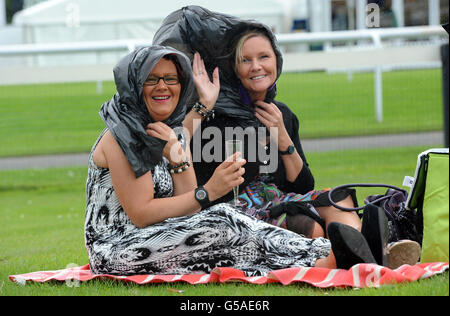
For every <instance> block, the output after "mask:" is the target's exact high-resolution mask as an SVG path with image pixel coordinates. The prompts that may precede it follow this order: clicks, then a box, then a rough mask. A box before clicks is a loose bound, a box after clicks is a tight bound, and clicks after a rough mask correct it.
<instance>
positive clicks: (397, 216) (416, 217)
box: [328, 183, 423, 244]
mask: <svg viewBox="0 0 450 316" xmlns="http://www.w3.org/2000/svg"><path fill="white" fill-rule="evenodd" d="M357 187H370V188H377V187H384V188H388V190H387V191H386V193H385V194H378V195H369V196H367V197H366V198H365V199H364V205H363V206H357V207H354V208H347V207H343V206H340V205H338V204H336V203H335V202H334V201H333V198H332V197H333V195H334V194H335V192H338V191H339V190H342V189H348V188H357ZM407 198H408V192H407V191H406V190H403V189H401V188H399V187H396V186H394V185H389V184H376V183H352V184H344V185H340V186H337V187H335V188H333V189H332V190H330V191H329V192H328V199H329V201H330V203H331V204H332V205H333V206H334V207H336V208H337V209H340V210H342V211H347V212H353V211H360V210H363V209H364V208H365V207H366V205H367V204H373V205H375V206H378V207H381V208H382V209H383V210H384V213H385V214H386V217H387V218H388V224H389V233H390V234H389V235H390V236H389V242H395V241H399V240H402V239H409V240H413V241H417V242H418V243H419V244H421V243H422V236H423V220H422V218H423V217H422V214H421V212H422V210H420V209H419V210H412V209H407V208H406V201H407Z"/></svg>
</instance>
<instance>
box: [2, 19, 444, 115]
mask: <svg viewBox="0 0 450 316" xmlns="http://www.w3.org/2000/svg"><path fill="white" fill-rule="evenodd" d="M277 38H278V42H279V44H280V46H281V47H282V49H283V51H284V63H283V71H285V72H304V71H317V70H325V71H346V72H348V73H349V74H351V73H352V72H355V71H362V70H364V71H373V72H374V74H375V87H374V89H375V101H374V105H375V113H376V120H377V121H379V122H381V121H382V119H383V105H382V91H383V90H382V73H383V71H386V70H389V69H395V68H418V67H419V68H423V67H441V56H440V47H441V45H442V44H443V43H448V34H447V33H446V32H445V30H444V29H443V28H442V27H440V26H423V27H404V28H389V29H366V30H357V31H338V32H320V33H292V34H278V35H277ZM311 44H319V45H323V47H324V49H323V50H319V51H309V49H308V47H309V45H311ZM333 44H334V45H333ZM146 45H151V40H138V39H130V40H117V41H99V42H72V43H53V44H22V45H4V46H0V85H11V84H32V83H53V82H79V81H97V83H98V84H97V89H98V92H101V90H102V84H101V82H102V81H109V80H112V79H113V74H112V68H113V66H114V64H115V62H116V61H117V59H118V58H120V56H123V55H124V54H126V53H127V52H129V51H131V50H133V49H135V48H136V47H139V46H146ZM85 53H91V54H95V55H96V56H97V57H96V58H93V59H90V64H80V63H79V61H77V59H76V58H74V56H77V55H78V56H79V55H80V54H85ZM105 53H115V55H114V56H115V57H114V58H115V59H116V60H114V61H113V62H107V63H104V59H103V58H102V54H105ZM57 55H63V56H65V57H64V59H65V62H64V63H62V64H60V65H46V66H44V65H41V63H40V61H41V60H40V59H39V57H42V56H46V57H48V58H51V56H57ZM109 57H111V56H109ZM8 58H16V59H17V58H23V60H21V63H9V62H8ZM48 58H47V59H48ZM92 60H93V62H92ZM109 60H111V58H109Z"/></svg>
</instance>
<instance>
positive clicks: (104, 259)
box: [85, 134, 331, 276]
mask: <svg viewBox="0 0 450 316" xmlns="http://www.w3.org/2000/svg"><path fill="white" fill-rule="evenodd" d="M102 135H103V134H102ZM102 135H101V136H102ZM101 136H100V137H99V139H100V138H101ZM97 143H98V141H97V142H96V144H95V145H94V147H93V149H92V151H91V154H90V157H89V171H88V179H87V183H86V195H87V207H86V221H85V240H86V248H87V251H88V254H89V264H90V268H91V270H92V272H94V273H96V274H116V275H130V274H194V273H209V272H210V271H211V270H212V269H214V268H215V267H233V268H236V269H240V270H242V271H244V272H245V273H246V274H247V275H248V276H253V275H265V274H267V272H269V271H271V270H275V269H282V268H288V267H295V266H306V267H311V266H314V264H315V261H316V260H317V259H319V258H324V257H326V256H328V254H329V252H330V249H331V246H330V243H329V241H328V240H327V239H323V238H317V239H307V238H304V237H302V236H300V235H297V234H295V233H293V232H290V231H288V230H285V229H282V228H279V227H276V226H273V225H270V224H268V223H265V222H263V221H260V220H258V219H256V218H253V217H250V216H248V215H246V214H244V213H242V212H240V211H239V210H237V209H235V208H234V207H233V206H232V205H230V204H226V203H222V204H217V205H215V206H212V207H210V208H208V209H205V210H202V211H201V212H199V213H197V214H194V215H189V216H183V217H178V218H170V219H167V220H165V221H163V222H160V223H157V224H154V225H151V226H148V227H145V228H137V227H136V226H135V225H134V224H133V223H132V222H131V220H130V219H129V218H128V216H127V214H126V213H125V211H124V210H123V208H122V206H121V205H120V203H119V200H118V199H117V196H116V194H115V192H114V188H113V185H112V181H111V175H110V172H109V169H105V168H100V167H98V166H96V165H95V164H94V161H93V152H94V149H95V147H96V145H97ZM167 165H168V162H167V160H165V161H163V162H161V163H160V164H159V165H157V166H156V167H155V168H154V170H152V175H153V183H154V196H155V198H162V197H170V196H172V195H173V182H172V178H171V176H170V173H169V171H168V169H167Z"/></svg>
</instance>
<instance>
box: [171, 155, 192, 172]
mask: <svg viewBox="0 0 450 316" xmlns="http://www.w3.org/2000/svg"><path fill="white" fill-rule="evenodd" d="M190 166H191V163H190V162H189V158H186V160H185V161H183V162H182V163H179V164H178V165H175V166H172V165H169V171H170V173H171V174H174V173H182V172H183V171H186V170H187V169H188V168H189V167H190Z"/></svg>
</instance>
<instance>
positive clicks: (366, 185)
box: [328, 183, 404, 212]
mask: <svg viewBox="0 0 450 316" xmlns="http://www.w3.org/2000/svg"><path fill="white" fill-rule="evenodd" d="M355 187H364V188H389V189H394V190H399V191H404V190H403V189H400V188H399V187H396V186H395V185H390V184H380V183H350V184H343V185H340V186H337V187H335V188H333V189H331V190H330V191H329V192H328V200H330V203H331V205H333V206H334V207H335V208H337V209H340V210H342V211H346V212H356V211H360V210H362V209H363V208H364V207H365V206H366V205H363V206H360V207H353V208H349V207H343V206H340V205H338V204H336V203H335V202H334V201H333V199H332V195H333V193H334V192H335V191H337V190H342V189H348V188H355ZM389 198H390V196H386V195H384V196H382V197H380V198H378V199H376V200H374V201H371V202H370V204H375V203H379V202H381V201H384V200H387V199H389Z"/></svg>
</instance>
